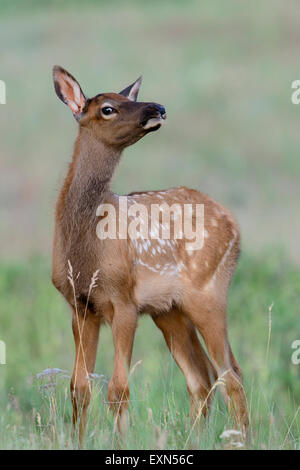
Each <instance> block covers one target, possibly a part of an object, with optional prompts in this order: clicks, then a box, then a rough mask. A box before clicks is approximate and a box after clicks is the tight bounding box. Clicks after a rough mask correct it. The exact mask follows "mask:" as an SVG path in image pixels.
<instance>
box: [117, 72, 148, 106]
mask: <svg viewBox="0 0 300 470" xmlns="http://www.w3.org/2000/svg"><path fill="white" fill-rule="evenodd" d="M142 78H143V77H142V75H141V76H140V77H139V78H138V79H137V80H136V81H135V82H134V83H132V85H129V86H128V87H127V88H124V90H122V91H120V93H119V95H123V96H126V98H128V99H129V100H131V101H136V100H137V97H138V93H139V89H140V86H141V83H142Z"/></svg>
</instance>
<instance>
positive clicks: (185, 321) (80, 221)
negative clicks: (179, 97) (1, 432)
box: [52, 66, 248, 437]
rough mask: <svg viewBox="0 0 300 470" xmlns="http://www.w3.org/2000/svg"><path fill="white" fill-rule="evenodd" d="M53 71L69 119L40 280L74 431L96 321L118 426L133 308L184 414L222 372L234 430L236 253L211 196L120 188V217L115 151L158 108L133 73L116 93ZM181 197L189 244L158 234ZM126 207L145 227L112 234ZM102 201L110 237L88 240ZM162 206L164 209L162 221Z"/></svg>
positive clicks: (237, 390)
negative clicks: (106, 332)
mask: <svg viewBox="0 0 300 470" xmlns="http://www.w3.org/2000/svg"><path fill="white" fill-rule="evenodd" d="M53 78H54V85H55V90H56V93H57V95H58V97H59V98H60V99H61V100H62V101H63V102H64V103H65V104H66V105H67V106H68V107H69V108H70V110H71V111H72V113H73V115H74V117H75V119H76V121H77V123H78V125H79V132H78V137H77V139H76V142H75V148H74V154H73V159H72V162H71V164H70V167H69V171H68V174H67V177H66V179H65V181H64V184H63V187H62V189H61V192H60V196H59V199H58V202H57V206H56V226H55V236H54V247H53V276H52V278H53V283H54V285H55V287H56V288H57V289H58V290H59V291H60V292H61V293H62V294H63V296H64V297H65V299H66V300H67V302H68V303H69V304H70V306H71V308H72V310H73V322H72V325H73V333H74V339H75V346H76V360H75V367H74V373H73V376H72V380H71V394H72V403H73V420H74V424H75V423H76V422H77V420H78V418H80V437H82V434H83V430H84V424H85V416H86V410H87V406H88V403H89V399H90V394H91V388H90V381H89V377H88V375H89V374H90V373H92V372H93V370H94V366H95V360H96V353H97V345H98V335H99V329H100V326H101V325H102V324H103V323H105V322H106V323H108V324H109V325H110V326H111V328H112V333H113V341H114V348H115V358H114V371H113V375H112V378H111V380H110V382H109V387H108V398H109V402H110V404H111V407H112V409H113V411H114V412H115V415H116V422H117V424H118V428H119V430H120V432H121V433H124V432H125V429H126V420H127V418H126V416H127V409H128V401H129V386H128V370H129V367H130V361H131V354H132V347H133V341H134V335H135V330H136V326H137V320H138V317H139V315H140V314H142V313H148V314H150V315H151V317H152V318H153V320H154V322H155V324H156V325H157V326H158V328H159V329H160V330H161V331H162V333H163V335H164V338H165V340H166V343H167V345H168V347H169V349H170V352H171V354H172V355H173V357H174V359H175V361H176V363H177V364H178V366H179V368H180V369H181V370H182V372H183V374H184V376H185V379H186V383H187V388H188V391H189V394H190V398H191V414H192V417H193V419H195V418H196V417H197V414H198V412H199V409H200V410H201V411H202V413H203V414H204V415H205V414H206V411H207V409H208V407H209V404H210V397H211V394H210V393H209V392H210V389H211V386H212V380H216V378H217V377H220V376H222V377H223V380H224V384H225V386H224V395H225V397H226V400H227V403H228V405H229V408H230V410H231V411H232V413H233V416H234V418H235V420H236V423H237V425H238V426H240V427H242V428H243V429H246V428H247V424H248V415H247V406H246V399H245V395H244V389H243V385H242V378H241V370H240V367H239V365H238V363H237V361H236V359H235V357H234V355H233V353H232V351H231V348H230V344H229V341H228V335H227V324H226V297H227V290H228V286H229V283H230V280H231V276H232V274H233V271H234V269H235V266H236V262H237V258H238V253H239V239H240V235H239V228H238V225H237V223H236V222H235V220H234V218H233V217H232V215H231V213H230V212H229V211H228V210H226V209H225V208H224V207H222V206H221V205H220V204H218V203H217V202H215V201H213V200H212V199H210V198H209V197H208V196H206V195H204V194H202V193H200V192H198V191H195V190H192V189H188V188H185V187H179V188H174V189H169V190H164V191H144V192H142V193H132V194H130V195H128V196H126V197H125V199H126V204H127V206H128V214H129V213H130V210H132V212H131V213H132V214H133V215H131V216H130V215H128V214H125V213H123V212H122V210H121V208H120V207H121V206H120V201H121V197H120V196H118V195H116V194H114V193H113V192H112V191H111V189H110V182H111V178H112V176H113V172H114V169H115V167H116V166H117V164H118V162H119V159H120V156H121V153H122V151H123V150H124V148H126V147H128V146H129V145H132V144H133V143H135V142H137V141H138V140H139V139H141V138H142V137H144V136H145V135H146V134H148V133H149V132H151V131H155V130H157V129H159V128H160V127H161V126H162V124H163V123H164V120H165V118H166V111H165V108H164V107H163V106H161V105H159V104H157V103H143V102H137V101H136V100H137V95H138V91H139V87H140V84H141V78H139V79H138V80H137V81H136V82H134V83H133V84H132V85H130V86H128V87H127V88H125V89H124V90H123V91H121V92H120V93H101V94H98V95H96V96H95V97H94V98H91V99H88V98H86V97H85V95H84V93H83V91H82V89H81V87H80V85H79V83H78V82H77V81H76V80H75V78H74V77H73V76H72V75H70V74H69V73H68V72H67V71H66V70H64V69H63V68H61V67H58V66H55V67H54V69H53ZM122 198H123V199H124V196H122ZM123 199H122V200H123ZM186 205H188V209H189V215H190V217H191V220H192V228H195V227H197V220H196V218H197V217H196V216H197V207H198V206H201V207H203V208H204V215H205V223H204V226H203V227H202V229H203V240H202V244H201V246H199V247H198V248H197V249H187V246H188V245H187V242H189V243H190V242H191V240H190V239H188V237H187V234H186V232H185V230H184V229H183V230H182V231H180V229H179V233H177V235H178V236H177V237H175V236H170V237H169V238H166V237H165V236H163V235H162V231H165V230H167V229H170V232H172V233H173V232H174V231H175V225H176V220H177V218H178V217H179V216H180V214H182V211H181V210H183V209H184V208H185V206H186ZM137 206H138V207H139V208H141V207H142V208H145V209H146V210H145V212H143V214H142V216H141V217H140V218H139V221H140V225H141V226H143V227H144V229H145V230H144V231H142V230H141V227H140V233H139V236H138V237H134V236H133V235H132V234H127V235H128V236H125V237H120V236H119V235H120V231H121V227H120V225H121V223H122V222H123V221H124V219H125V218H126V220H127V221H128V222H129V220H131V221H135V216H134V214H135V213H136V212H135V211H134V209H135V208H136V207H137ZM154 206H159V211H158V212H159V214H160V215H159V218H158V219H157V220H156V221H155V223H154V224H153V223H152V222H153V214H152V212H151V211H152V208H153V207H154ZM103 207H104V209H105V208H108V207H112V208H113V210H114V213H115V215H116V219H117V221H118V222H117V223H116V225H115V227H116V237H115V238H111V237H109V236H107V237H105V236H104V237H101V236H99V230H98V229H99V225H98V224H99V222H101V221H103V219H105V210H104V211H102V212H101V208H103ZM170 207H172V211H171V212H172V213H171V214H170V217H169V219H168V220H165V219H164V215H165V212H166V211H167V210H169V208H170ZM99 208H100V209H99ZM104 225H105V224H104ZM97 227H98V228H97ZM100 228H101V227H100ZM128 230H129V229H128ZM198 231H199V230H198ZM100 232H101V230H100ZM177 232H178V230H177ZM173 235H174V234H173ZM195 236H197V233H196V234H195ZM68 263H69V268H68ZM68 269H69V270H70V269H71V270H72V273H70V272H69V273H68ZM95 272H97V281H95V276H94V281H95V282H94V284H95V285H94V286H93V289H91V288H90V282H91V279H92V277H93V275H94V273H95ZM70 274H71V278H70ZM68 277H69V278H70V279H68ZM70 281H71V282H70ZM197 330H198V332H199V333H200V335H201V336H202V338H203V339H204V342H205V344H206V347H207V351H208V353H209V356H210V359H209V357H208V355H207V354H206V352H205V351H204V349H203V347H202V346H201V342H200V341H199V339H198V336H197V333H196V331H197Z"/></svg>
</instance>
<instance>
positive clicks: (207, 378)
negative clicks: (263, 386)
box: [153, 309, 216, 422]
mask: <svg viewBox="0 0 300 470" xmlns="http://www.w3.org/2000/svg"><path fill="white" fill-rule="evenodd" d="M153 320H154V322H155V324H156V326H157V327H158V328H159V329H160V330H161V331H162V333H163V335H164V338H165V340H166V343H167V345H168V348H169V350H170V352H171V354H172V355H173V357H174V360H175V361H176V363H177V365H178V367H179V368H180V369H181V371H182V373H183V374H184V376H185V379H186V383H187V388H188V391H189V394H190V400H191V419H192V422H194V421H195V419H196V418H197V416H198V417H200V415H201V414H203V415H204V416H205V415H206V413H207V411H208V408H209V404H210V400H211V398H212V397H211V396H210V395H209V392H210V389H211V385H212V384H211V378H212V379H215V378H216V372H215V370H214V368H213V366H212V364H211V362H210V360H209V358H208V357H207V355H206V353H205V351H204V349H203V348H202V346H201V343H200V341H199V339H198V337H197V334H196V331H195V328H194V326H193V325H192V323H191V322H190V320H189V319H188V318H186V317H185V316H184V315H183V314H182V313H181V312H179V311H177V310H175V309H173V310H172V311H170V312H168V313H167V314H165V315H159V316H157V317H154V318H153Z"/></svg>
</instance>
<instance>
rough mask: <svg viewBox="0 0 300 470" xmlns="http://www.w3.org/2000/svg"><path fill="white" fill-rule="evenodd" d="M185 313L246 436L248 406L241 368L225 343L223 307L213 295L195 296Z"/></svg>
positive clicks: (229, 406)
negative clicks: (205, 348)
mask: <svg viewBox="0 0 300 470" xmlns="http://www.w3.org/2000/svg"><path fill="white" fill-rule="evenodd" d="M185 310H186V313H187V314H188V316H189V318H190V319H191V321H192V322H193V324H194V325H195V326H196V327H197V328H198V330H199V332H200V334H201V335H202V337H203V339H204V342H205V344H206V347H207V350H208V353H209V355H210V357H211V359H212V360H213V363H214V365H215V367H216V370H217V372H218V377H219V378H222V379H223V380H222V381H223V382H224V383H225V387H224V388H223V390H222V392H223V395H224V398H225V401H226V404H227V406H228V409H229V411H230V413H231V414H232V416H233V419H234V421H235V424H236V425H237V427H239V428H240V429H241V430H242V432H243V433H244V435H246V433H247V428H248V423H249V420H248V407H247V401H246V396H245V392H244V387H243V382H242V373H241V369H240V366H239V365H238V363H237V360H236V359H235V357H234V355H233V353H232V350H231V347H230V344H229V340H228V335H227V325H226V304H225V302H222V301H217V300H216V299H215V298H214V297H212V296H208V295H201V294H199V293H195V295H192V296H190V298H189V300H188V301H187V302H186V303H185Z"/></svg>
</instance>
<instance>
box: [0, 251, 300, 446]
mask: <svg viewBox="0 0 300 470" xmlns="http://www.w3.org/2000/svg"><path fill="white" fill-rule="evenodd" d="M276 253H277V254H276ZM299 295H300V273H299V271H298V270H297V269H296V268H295V267H293V266H292V265H291V264H290V263H289V262H288V261H287V258H286V257H285V256H284V254H283V253H280V250H277V252H275V251H273V250H272V251H269V252H262V253H261V254H260V256H254V255H252V256H247V255H245V254H244V255H243V256H242V258H241V261H240V264H239V267H238V270H237V273H236V276H235V278H234V281H233V285H232V288H231V291H230V298H229V332H230V338H231V343H232V347H233V350H234V352H235V354H236V356H237V358H238V360H239V362H240V364H241V366H242V369H243V373H244V378H245V387H246V392H247V398H248V402H249V408H250V416H251V434H252V438H251V443H250V448H252V449H279V448H284V449H300V412H299V397H300V380H299V374H300V369H299V366H295V365H293V364H292V362H291V355H292V352H293V350H292V348H291V344H292V342H293V341H294V340H295V339H298V338H299V335H300V332H299V331H297V330H295V319H296V318H297V315H298V309H299V307H298V303H299V302H298V299H299ZM272 304H273V307H272V329H271V336H270V338H271V339H270V344H269V351H268V354H267V349H268V337H269V331H270V329H269V317H270V316H269V306H270V305H272ZM0 311H1V333H0V337H1V338H0V339H2V340H4V341H5V342H6V347H7V365H2V366H0V377H1V392H0V396H1V402H0V403H1V404H0V416H1V418H0V420H1V426H0V447H1V448H4V449H7V448H9V449H12V448H18V449H19V448H26V449H28V448H30V449H37V448H38V449H53V448H64V449H70V448H73V446H75V447H76V441H75V442H74V441H73V440H72V438H71V404H70V396H69V377H68V376H70V375H71V372H72V367H73V360H74V357H73V355H74V345H73V338H72V332H71V323H70V320H71V318H70V314H69V311H68V307H67V306H66V305H65V303H64V301H63V300H62V298H60V296H59V294H58V293H57V292H56V291H55V289H54V288H53V287H52V285H51V282H50V267H49V265H48V263H47V262H46V261H45V260H44V259H43V258H39V257H37V258H32V259H31V260H30V261H29V262H27V263H24V264H20V263H18V264H17V263H16V264H6V265H3V266H2V267H1V270H0ZM138 361H141V363H138V365H137V366H136V368H135V370H134V372H133V374H132V377H131V405H130V416H131V427H130V431H129V434H128V441H127V442H126V445H125V448H126V449H136V448H138V449H147V448H164V449H183V448H185V447H187V448H200V449H211V448H217V449H218V448H226V447H227V446H228V445H230V443H228V442H227V441H226V440H225V441H224V440H222V439H220V435H221V433H222V431H223V430H224V429H230V428H231V427H232V423H231V420H230V418H229V416H228V413H227V411H226V408H225V406H224V404H223V402H222V399H221V398H220V396H219V394H217V397H216V399H215V401H214V406H213V409H212V412H211V415H210V418H209V421H208V423H207V426H206V430H202V432H200V433H198V432H192V433H191V436H190V437H189V438H188V436H189V433H190V425H189V417H188V414H189V399H188V394H187V392H186V387H185V382H184V379H183V377H182V374H181V373H180V371H179V370H178V369H177V366H176V365H175V363H174V362H173V360H172V359H171V356H170V354H169V352H168V350H167V348H166V346H165V344H164V341H163V338H162V336H161V334H160V332H159V331H158V330H157V329H156V327H155V326H154V324H152V322H151V320H150V318H148V317H147V316H144V317H142V318H141V319H140V323H139V328H138V331H137V335H136V340H135V347H134V355H133V361H132V364H133V365H134V364H136V363H137V362H138ZM112 366H113V345H112V338H111V333H110V329H109V328H107V327H104V328H103V330H101V333H100V347H99V354H98V360H97V364H96V370H95V372H96V374H98V375H99V377H98V376H96V377H95V378H94V379H93V382H94V385H93V398H92V404H91V407H90V410H89V415H88V432H87V440H86V447H87V448H91V449H110V448H116V447H117V446H118V442H117V436H116V435H115V434H114V432H113V419H112V416H111V414H110V412H109V410H108V405H107V381H108V380H109V378H110V376H111V373H112ZM48 367H51V368H59V369H61V370H62V371H63V372H61V373H59V374H57V375H53V376H50V377H49V376H45V377H42V378H41V379H38V378H37V374H38V373H40V372H41V371H43V370H45V369H46V368H48ZM51 381H52V382H54V384H55V386H53V385H50V387H49V386H47V387H45V385H47V384H49V382H50V383H51Z"/></svg>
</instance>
